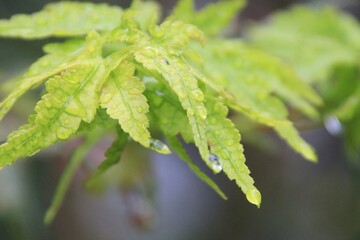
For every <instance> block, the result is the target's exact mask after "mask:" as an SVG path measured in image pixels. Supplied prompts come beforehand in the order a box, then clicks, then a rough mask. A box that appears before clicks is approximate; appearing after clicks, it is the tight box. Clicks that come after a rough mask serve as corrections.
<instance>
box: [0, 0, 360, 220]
mask: <svg viewBox="0 0 360 240" xmlns="http://www.w3.org/2000/svg"><path fill="white" fill-rule="evenodd" d="M243 6H244V2H243V1H239V0H229V1H220V2H218V3H214V4H210V5H208V6H207V7H205V8H203V9H201V10H200V11H195V10H194V6H193V2H192V0H181V1H179V3H178V5H177V6H176V7H175V9H174V11H173V14H172V15H171V16H169V17H167V18H166V19H165V20H164V21H162V22H161V23H160V24H159V17H158V16H159V15H160V8H159V6H158V5H157V4H155V3H154V2H143V1H134V2H133V4H132V5H131V7H130V8H129V9H126V10H124V9H121V8H120V7H116V6H108V5H105V4H92V3H76V2H60V3H53V4H49V5H47V6H46V7H45V8H44V9H43V10H41V11H40V12H37V13H34V14H32V15H23V14H19V15H15V16H13V17H12V18H11V19H9V20H0V36H2V37H9V38H22V39H28V40H29V39H43V38H49V37H52V38H63V39H65V40H63V41H59V42H56V43H50V44H47V45H45V46H44V53H45V55H44V56H43V57H42V58H40V59H39V60H38V61H36V62H35V63H33V64H32V65H31V66H30V67H29V69H28V70H27V71H26V72H25V73H24V74H23V75H22V76H20V77H19V78H18V79H14V80H13V81H12V82H10V85H11V86H12V90H11V91H10V92H9V94H8V96H7V97H6V98H5V99H4V100H3V101H2V102H1V103H0V118H3V117H4V116H5V115H6V114H7V113H8V112H9V111H10V110H11V108H12V107H13V105H14V104H15V102H16V101H17V100H18V99H19V98H20V97H21V96H22V95H23V94H24V93H26V92H27V91H29V90H32V89H35V88H41V87H42V86H43V85H45V87H44V89H43V94H42V96H41V98H40V100H39V101H38V102H37V103H36V107H35V110H34V113H33V114H32V115H30V116H29V119H28V123H27V124H25V125H24V126H21V127H20V128H19V129H18V130H16V131H14V132H12V133H11V134H9V136H8V139H7V141H6V142H5V143H4V144H2V145H1V146H0V156H1V157H0V168H3V167H4V166H5V165H10V164H13V163H14V161H16V160H17V159H19V158H23V157H27V156H32V155H34V154H36V153H37V152H39V151H40V150H42V149H44V148H47V147H49V146H51V145H53V144H55V143H57V142H59V141H65V140H69V139H70V138H74V137H81V138H83V139H84V144H83V145H82V146H81V147H79V148H78V149H77V150H76V151H75V152H74V154H73V157H72V159H71V160H70V162H69V165H68V167H67V169H66V170H65V173H64V175H63V177H62V179H61V182H60V184H59V187H58V189H57V192H56V194H55V197H54V201H53V203H52V206H51V207H50V209H49V211H48V213H47V216H46V220H47V221H48V222H50V221H51V220H52V219H53V217H54V216H55V214H56V212H57V210H58V208H59V206H60V203H61V200H62V198H63V197H64V193H65V192H66V189H67V187H68V185H69V183H70V180H71V177H72V175H73V173H74V171H75V170H76V168H77V167H78V166H79V165H80V164H81V162H82V160H83V158H84V156H85V155H86V153H87V152H88V151H89V149H91V147H92V146H93V145H94V143H96V142H97V141H99V139H101V137H102V136H104V135H106V134H109V133H115V134H116V138H115V140H114V142H113V144H112V145H111V146H110V147H109V149H108V151H107V152H106V154H105V160H104V161H103V162H102V163H101V165H100V166H99V168H98V170H97V171H96V172H94V174H93V176H92V177H91V179H89V185H91V183H92V182H93V181H96V178H97V177H98V176H100V175H101V174H103V173H104V172H106V170H107V169H109V168H110V167H111V166H113V165H114V164H117V163H118V162H119V160H120V158H121V153H122V150H123V149H124V147H125V145H126V144H127V143H128V142H129V141H134V142H138V143H139V144H140V145H142V146H143V147H145V148H149V149H152V150H154V151H157V152H159V153H162V154H168V153H170V149H171V150H172V151H174V152H176V153H177V154H178V155H179V156H180V157H181V158H182V159H184V160H185V161H186V162H187V163H188V165H189V167H190V168H191V169H192V170H193V171H194V172H195V173H196V174H197V175H198V176H199V177H200V178H201V179H202V180H204V181H205V182H206V183H208V184H209V185H210V186H211V187H212V188H213V189H214V190H215V191H216V192H218V193H219V194H220V196H222V197H223V198H226V196H225V194H224V193H223V192H222V191H221V190H220V189H219V187H218V186H217V185H216V184H215V183H214V182H213V181H212V180H211V179H210V178H208V177H207V176H206V175H205V174H204V173H202V172H201V171H200V169H199V168H198V167H197V166H196V165H194V163H193V162H192V160H191V159H190V157H189V156H188V155H187V153H186V151H185V150H184V148H183V145H182V142H181V139H182V140H184V141H185V142H189V143H194V144H195V145H196V147H197V148H198V150H199V153H200V156H201V158H202V159H203V160H204V161H205V163H206V164H207V165H208V166H209V167H210V168H211V169H212V170H213V172H214V173H218V172H220V171H222V170H223V171H224V172H225V174H226V175H227V176H228V177H229V179H231V180H235V181H236V183H237V185H238V186H239V187H240V188H241V190H242V191H243V192H244V193H245V195H246V198H247V199H248V201H249V202H251V203H253V204H255V205H257V206H260V203H261V195H260V192H259V191H258V190H257V188H256V187H255V186H254V181H253V179H252V178H251V176H250V171H249V169H248V167H247V166H246V165H245V156H244V153H243V146H242V144H241V143H240V140H241V137H240V133H239V131H238V129H236V127H235V125H234V124H233V122H232V121H231V120H230V119H229V117H228V115H229V110H230V111H231V113H232V114H234V115H235V114H241V115H243V116H245V117H246V118H248V119H250V120H251V121H253V122H255V123H257V124H262V125H266V126H268V127H271V128H273V129H274V130H275V131H276V132H277V133H278V135H279V136H280V137H281V138H283V139H284V140H285V141H286V142H287V143H288V144H289V145H290V146H291V147H292V148H293V149H294V150H295V151H297V152H299V153H300V154H301V155H303V156H304V158H306V159H308V160H310V161H313V162H315V161H317V157H316V154H315V153H314V151H313V149H312V148H311V146H309V145H308V144H307V143H306V142H305V141H304V140H303V139H302V138H301V137H300V136H299V134H298V132H297V130H296V129H295V128H294V126H293V123H292V122H291V121H290V120H289V119H288V107H291V108H295V109H297V110H298V111H300V112H301V113H302V114H303V115H304V116H306V117H308V118H309V119H312V121H321V119H323V117H324V116H325V115H328V114H335V115H336V116H337V117H339V119H341V120H342V121H343V123H344V124H345V127H346V128H345V129H346V135H347V139H348V142H349V147H350V149H351V150H353V152H356V151H357V152H358V150H359V148H360V147H359V146H360V137H359V136H360V134H359V133H360V129H359V125H358V124H356V123H357V122H358V120H359V118H360V82H359V60H358V59H359V56H358V53H359V43H360V41H359V39H360V28H359V25H358V23H357V22H356V21H355V20H353V19H352V18H350V17H349V16H344V15H343V14H341V13H339V12H337V11H335V10H334V9H330V8H327V9H324V10H311V9H308V8H304V7H297V8H294V9H292V10H290V11H288V12H286V13H280V14H277V15H276V16H275V17H274V19H273V20H272V21H271V22H270V23H269V24H266V25H260V26H255V27H253V28H250V30H249V32H248V33H247V34H246V36H249V38H248V39H240V38H233V39H229V38H226V37H224V36H223V34H222V32H223V30H224V28H225V27H226V26H227V25H228V24H229V23H230V21H231V20H232V19H233V17H234V15H235V14H236V13H237V12H238V11H239V9H240V8H242V7H243ZM215 15H216V18H214V16H215ZM319 15H321V17H319ZM309 23H310V24H309ZM313 86H315V88H316V90H314V89H313ZM354 86H356V87H354ZM317 91H318V92H320V93H321V96H322V97H320V95H319V94H318V93H317ZM324 102H325V104H324ZM356 132H357V133H358V134H356ZM154 135H156V136H161V137H164V138H165V139H166V140H167V143H168V145H169V147H168V146H167V145H166V144H165V143H163V142H161V141H160V140H158V139H155V138H153V136H154Z"/></svg>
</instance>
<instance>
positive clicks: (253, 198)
mask: <svg viewBox="0 0 360 240" xmlns="http://www.w3.org/2000/svg"><path fill="white" fill-rule="evenodd" d="M246 199H247V200H248V201H249V202H250V203H252V204H254V205H256V206H257V207H258V208H260V204H261V193H260V192H259V191H258V190H257V189H252V190H250V191H248V192H247V193H246Z"/></svg>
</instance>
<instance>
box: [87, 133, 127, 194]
mask: <svg viewBox="0 0 360 240" xmlns="http://www.w3.org/2000/svg"><path fill="white" fill-rule="evenodd" d="M127 142H128V135H127V134H126V133H124V132H123V131H122V130H121V129H119V128H118V129H117V136H116V138H115V140H114V141H113V143H112V144H111V146H110V147H109V148H108V150H107V151H106V152H105V157H106V159H105V160H104V161H103V162H102V163H101V164H100V165H99V167H98V169H97V170H96V172H95V173H94V174H93V175H92V176H91V177H90V179H89V180H88V181H87V183H86V186H87V187H91V186H92V184H93V183H94V181H96V179H98V177H100V176H101V175H102V174H104V173H105V172H106V171H107V170H108V169H110V168H111V167H112V166H114V165H115V164H117V163H118V162H119V161H120V157H121V154H122V152H123V150H124V148H125V145H126V143H127Z"/></svg>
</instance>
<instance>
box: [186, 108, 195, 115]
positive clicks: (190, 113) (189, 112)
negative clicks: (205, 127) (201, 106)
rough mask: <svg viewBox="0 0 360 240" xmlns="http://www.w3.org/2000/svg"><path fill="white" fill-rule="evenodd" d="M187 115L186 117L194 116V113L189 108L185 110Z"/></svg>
mask: <svg viewBox="0 0 360 240" xmlns="http://www.w3.org/2000/svg"><path fill="white" fill-rule="evenodd" d="M187 113H188V115H190V116H194V114H195V111H194V109H192V108H189V109H188V110H187Z"/></svg>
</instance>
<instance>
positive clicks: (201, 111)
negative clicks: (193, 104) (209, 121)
mask: <svg viewBox="0 0 360 240" xmlns="http://www.w3.org/2000/svg"><path fill="white" fill-rule="evenodd" d="M197 112H198V115H199V117H201V118H202V119H203V120H205V119H206V116H207V110H206V108H205V107H203V106H198V107H197Z"/></svg>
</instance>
